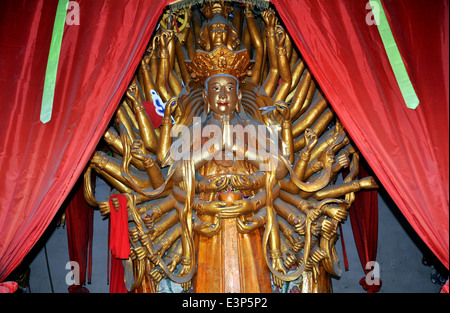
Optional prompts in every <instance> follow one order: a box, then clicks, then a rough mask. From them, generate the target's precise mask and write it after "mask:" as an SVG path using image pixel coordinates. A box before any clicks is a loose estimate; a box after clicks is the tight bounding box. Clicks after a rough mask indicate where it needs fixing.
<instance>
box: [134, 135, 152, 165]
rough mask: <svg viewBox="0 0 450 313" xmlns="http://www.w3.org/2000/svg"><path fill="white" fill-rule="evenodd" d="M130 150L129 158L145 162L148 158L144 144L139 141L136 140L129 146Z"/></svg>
mask: <svg viewBox="0 0 450 313" xmlns="http://www.w3.org/2000/svg"><path fill="white" fill-rule="evenodd" d="M130 148H131V151H130V152H131V156H133V157H134V158H136V159H138V160H141V161H145V160H147V159H148V158H149V156H148V154H147V151H146V150H145V147H144V143H143V142H142V140H140V139H136V140H134V141H133V143H132V144H131V146H130Z"/></svg>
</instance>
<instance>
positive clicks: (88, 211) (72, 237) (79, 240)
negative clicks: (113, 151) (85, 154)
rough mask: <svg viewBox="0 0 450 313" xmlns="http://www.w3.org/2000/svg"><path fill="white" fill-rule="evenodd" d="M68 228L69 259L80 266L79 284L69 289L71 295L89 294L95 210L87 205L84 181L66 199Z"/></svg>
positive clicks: (80, 181) (81, 180)
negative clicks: (87, 285) (87, 284)
mask: <svg viewBox="0 0 450 313" xmlns="http://www.w3.org/2000/svg"><path fill="white" fill-rule="evenodd" d="M66 203H67V204H66V208H65V214H66V227H67V243H68V248H69V259H70V261H75V262H77V263H78V265H79V270H80V272H79V273H80V276H79V282H78V284H74V285H72V286H70V287H69V292H71V293H82V292H89V290H88V289H87V288H86V287H84V285H85V284H86V276H87V283H89V284H90V283H91V274H92V237H93V231H94V228H93V226H94V225H93V223H94V210H93V209H92V208H91V207H90V206H89V205H88V204H87V202H86V199H85V198H84V192H83V179H78V181H77V183H76V184H75V186H74V188H73V189H72V192H71V193H70V194H69V196H68V197H67V199H66Z"/></svg>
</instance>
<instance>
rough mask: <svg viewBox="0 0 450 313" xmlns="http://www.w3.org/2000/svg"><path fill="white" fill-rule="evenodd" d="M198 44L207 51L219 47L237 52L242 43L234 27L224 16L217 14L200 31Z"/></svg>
mask: <svg viewBox="0 0 450 313" xmlns="http://www.w3.org/2000/svg"><path fill="white" fill-rule="evenodd" d="M198 44H199V45H200V47H202V49H204V50H206V51H211V50H214V49H215V48H217V47H218V46H219V45H225V46H227V47H228V48H229V49H230V50H235V49H236V48H237V47H238V46H239V45H240V44H241V42H240V40H239V39H238V34H237V31H236V29H235V28H234V27H233V25H232V24H231V23H230V22H229V21H228V20H227V19H226V18H225V17H224V16H222V15H219V14H215V15H214V17H213V18H211V19H210V20H209V21H208V23H205V25H204V26H203V27H202V29H201V30H200V33H199V39H198Z"/></svg>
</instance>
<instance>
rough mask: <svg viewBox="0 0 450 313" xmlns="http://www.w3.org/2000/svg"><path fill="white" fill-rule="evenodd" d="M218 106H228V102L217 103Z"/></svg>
mask: <svg viewBox="0 0 450 313" xmlns="http://www.w3.org/2000/svg"><path fill="white" fill-rule="evenodd" d="M217 104H218V105H221V106H226V105H228V102H219V103H217Z"/></svg>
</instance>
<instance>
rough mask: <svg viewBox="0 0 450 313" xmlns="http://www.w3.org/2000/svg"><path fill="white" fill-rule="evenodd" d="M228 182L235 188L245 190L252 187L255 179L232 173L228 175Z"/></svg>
mask: <svg viewBox="0 0 450 313" xmlns="http://www.w3.org/2000/svg"><path fill="white" fill-rule="evenodd" d="M230 183H231V185H232V186H233V187H234V188H235V189H237V190H247V189H253V186H254V184H255V181H254V179H253V178H252V177H251V176H246V175H233V176H231V177H230Z"/></svg>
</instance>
